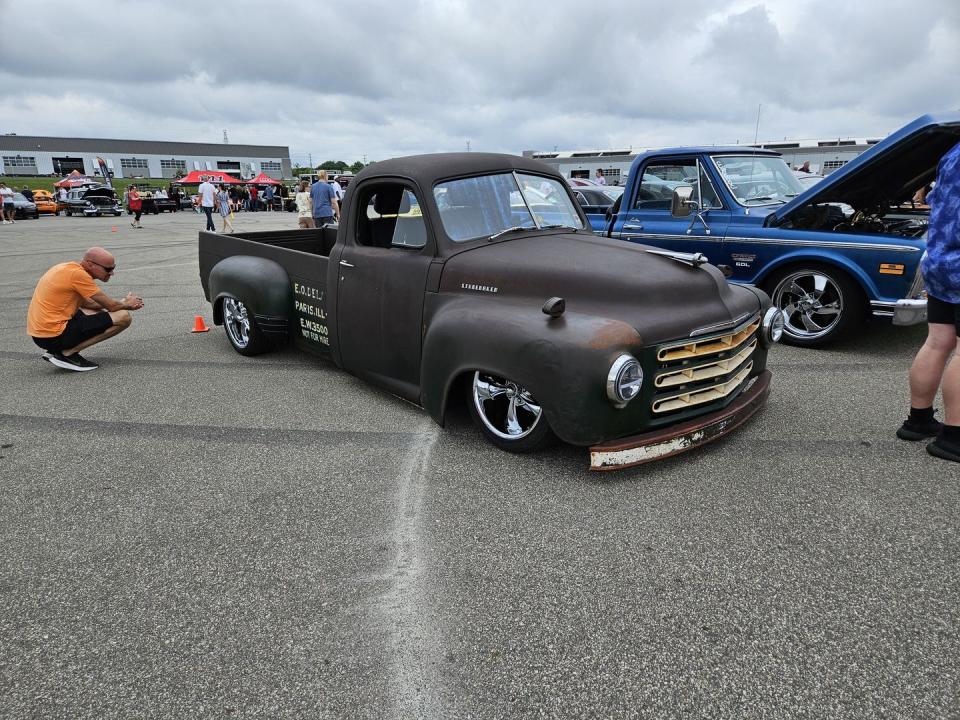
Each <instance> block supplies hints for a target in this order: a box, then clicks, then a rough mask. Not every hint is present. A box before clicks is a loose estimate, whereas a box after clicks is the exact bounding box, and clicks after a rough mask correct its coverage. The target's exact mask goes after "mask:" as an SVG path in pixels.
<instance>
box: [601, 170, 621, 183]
mask: <svg viewBox="0 0 960 720" xmlns="http://www.w3.org/2000/svg"><path fill="white" fill-rule="evenodd" d="M603 177H604V179H605V180H606V181H607V184H608V185H611V184H612V185H619V184H620V170H619V169H616V170H604V171H603Z"/></svg>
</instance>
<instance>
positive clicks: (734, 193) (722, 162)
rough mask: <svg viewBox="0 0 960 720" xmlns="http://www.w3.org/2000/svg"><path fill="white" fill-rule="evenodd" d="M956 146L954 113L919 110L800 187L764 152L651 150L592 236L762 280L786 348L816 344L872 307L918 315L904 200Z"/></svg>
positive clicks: (919, 289)
mask: <svg viewBox="0 0 960 720" xmlns="http://www.w3.org/2000/svg"><path fill="white" fill-rule="evenodd" d="M957 142H960V114H958V113H952V114H947V115H937V116H933V115H925V116H923V117H921V118H918V119H917V120H915V121H913V122H912V123H910V124H909V125H907V126H906V127H904V128H902V129H900V130H898V131H897V132H895V133H893V134H892V135H890V136H889V137H887V138H886V139H884V140H883V141H881V142H879V143H877V144H876V145H875V146H874V147H872V148H871V149H870V150H868V151H866V152H865V153H863V154H862V155H860V156H858V157H857V158H856V159H854V160H852V161H851V162H849V163H847V164H846V165H844V166H843V167H842V168H840V169H838V170H836V171H834V172H833V173H831V174H830V175H828V176H827V177H826V178H824V179H823V180H822V181H820V182H819V183H817V184H816V185H813V186H812V187H810V188H807V189H804V187H803V186H802V185H801V184H800V182H799V181H798V180H797V177H796V176H795V174H794V172H793V171H792V170H791V169H790V167H789V166H788V165H787V164H786V163H785V162H784V161H783V159H782V158H781V157H780V155H779V154H777V153H775V152H772V151H767V150H758V149H754V148H744V147H687V148H670V149H664V150H655V151H651V152H648V153H645V154H643V155H640V156H639V157H637V159H636V160H634V162H633V165H632V166H631V168H630V174H629V177H628V179H627V183H626V188H625V191H624V194H623V197H622V198H621V200H620V201H619V202H618V203H617V204H615V205H614V206H613V208H612V209H611V212H610V213H608V215H607V218H606V222H605V225H604V227H603V228H602V230H600V231H599V234H604V235H607V236H609V237H613V238H620V239H622V240H628V241H631V242H637V243H643V244H645V245H653V246H656V247H661V248H666V249H669V250H674V251H682V252H687V253H702V254H703V255H705V256H706V257H707V258H708V259H709V261H710V262H711V263H713V264H715V265H718V266H721V268H722V269H723V270H724V271H725V273H727V274H728V275H729V276H730V281H731V282H735V283H743V284H752V285H757V286H759V287H761V288H763V289H764V290H765V291H766V292H767V293H768V294H769V295H770V297H771V298H772V300H773V302H774V304H775V305H776V306H777V307H779V308H780V309H781V310H782V311H783V316H784V322H785V328H784V341H785V342H789V343H791V344H794V345H801V346H808V347H817V346H822V345H826V344H828V343H830V342H833V341H834V340H836V339H838V338H840V337H842V336H843V335H844V334H845V333H846V332H848V331H849V330H850V329H852V328H853V327H855V326H856V325H857V324H859V323H860V322H862V321H863V320H864V319H865V318H866V317H867V316H868V315H870V314H872V315H874V316H877V317H886V318H892V319H893V322H894V324H897V325H911V324H915V323H920V322H924V321H925V320H926V299H925V295H924V293H923V279H922V277H921V275H920V259H921V257H922V256H923V252H924V249H925V247H926V241H925V237H926V230H927V219H928V211H927V210H926V209H925V208H915V207H913V206H912V204H911V202H910V201H911V198H912V196H913V194H914V193H915V191H916V190H918V189H919V188H921V187H923V186H924V185H926V184H928V183H930V182H932V181H933V179H934V177H935V175H936V169H937V163H938V161H939V160H940V158H941V157H942V156H943V154H944V153H946V152H947V150H949V149H950V148H951V147H953V145H955V144H956V143H957ZM595 229H596V228H595Z"/></svg>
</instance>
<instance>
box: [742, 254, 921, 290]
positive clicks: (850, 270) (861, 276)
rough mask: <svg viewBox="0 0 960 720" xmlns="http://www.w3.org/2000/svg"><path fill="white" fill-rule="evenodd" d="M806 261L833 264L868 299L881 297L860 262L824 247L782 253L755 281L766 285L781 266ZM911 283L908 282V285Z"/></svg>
mask: <svg viewBox="0 0 960 720" xmlns="http://www.w3.org/2000/svg"><path fill="white" fill-rule="evenodd" d="M804 263H807V264H809V263H817V264H820V265H833V266H834V267H836V268H838V269H840V270H843V271H844V272H845V273H847V275H849V276H850V277H851V278H853V280H854V282H856V283H857V285H859V286H860V288H861V289H862V290H863V294H864V295H865V296H866V297H867V300H876V299H878V298H879V297H880V293H879V291H878V290H877V285H876V283H875V282H874V281H873V279H872V278H871V277H870V276H869V275H868V274H867V273H866V271H864V269H863V268H862V267H861V266H860V265H859V264H858V263H856V262H853V261H852V260H850V259H849V258H847V257H844V256H843V255H841V254H839V253H834V252H830V251H823V250H822V249H820V250H819V252H817V253H815V254H814V253H811V252H810V251H809V250H802V249H798V250H794V251H791V252H789V253H787V254H784V255H781V256H780V257H778V258H777V259H776V260H774V261H772V262H771V263H770V264H769V265H767V266H766V267H765V268H764V269H763V272H762V273H761V274H760V275H759V276H758V277H757V278H756V279H755V283H756V284H757V285H764V284H765V283H766V281H767V279H768V278H769V277H770V275H772V274H773V273H774V272H776V271H777V270H779V269H780V268H783V267H786V266H787V265H802V264H804ZM909 277H910V280H911V281H912V279H913V275H912V274H911V275H910V276H909ZM909 284H910V283H909V282H908V283H907V285H909ZM904 292H905V291H904Z"/></svg>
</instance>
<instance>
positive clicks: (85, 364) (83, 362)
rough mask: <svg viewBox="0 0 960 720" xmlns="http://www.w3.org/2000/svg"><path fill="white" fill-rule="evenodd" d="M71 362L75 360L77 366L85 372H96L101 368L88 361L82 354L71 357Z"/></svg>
mask: <svg viewBox="0 0 960 720" xmlns="http://www.w3.org/2000/svg"><path fill="white" fill-rule="evenodd" d="M70 360H73V361H74V362H75V363H76V364H77V365H79V366H80V367H82V368H83V369H84V370H96V369H97V368H98V367H100V366H99V365H97V364H96V363H95V362H91V361H89V360H87V359H86V358H85V357H84V356H83V355H81V354H80V353H74V354H73V355H71V356H70Z"/></svg>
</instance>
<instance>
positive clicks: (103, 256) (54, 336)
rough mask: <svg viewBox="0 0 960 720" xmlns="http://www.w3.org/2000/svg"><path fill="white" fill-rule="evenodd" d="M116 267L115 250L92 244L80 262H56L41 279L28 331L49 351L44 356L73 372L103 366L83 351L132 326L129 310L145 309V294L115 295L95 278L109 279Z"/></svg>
mask: <svg viewBox="0 0 960 720" xmlns="http://www.w3.org/2000/svg"><path fill="white" fill-rule="evenodd" d="M116 267H117V262H116V260H115V259H114V257H113V255H111V254H110V253H109V252H107V251H106V250H104V249H103V248H102V247H92V248H90V249H89V250H87V252H85V253H84V255H83V259H82V260H81V261H80V262H72V261H71V262H65V263H60V264H59V265H54V266H53V267H52V268H50V269H49V270H47V272H46V273H44V275H43V277H41V278H40V281H39V282H38V283H37V287H36V289H35V290H34V291H33V299H32V300H31V301H30V307H29V308H28V310H27V333H28V334H29V335H30V336H31V337H32V338H33V342H35V343H36V344H37V345H38V346H40V347H41V348H43V349H44V350H45V351H46V352H44V353H43V355H42V357H43V359H44V360H46V361H47V362H49V363H51V364H53V365H56V366H57V367H59V368H63V369H64V370H72V371H74V372H85V371H87V370H95V369H96V368H97V367H99V366H98V365H97V364H96V363H94V362H91V361H89V360H87V359H86V358H85V357H83V356H82V355H81V354H80V351H81V350H86V349H87V348H88V347H90V346H91V345H96V344H97V343H99V342H103V341H104V340H106V339H107V338H112V337H113V336H114V335H117V334H118V333H121V332H123V331H124V330H126V329H127V328H128V327H130V323H132V322H133V316H132V315H131V314H130V311H131V310H139V309H140V308H142V307H143V298H141V297H138V296H137V295H134V294H133V293H127V296H126V297H125V298H124V299H123V300H116V299H114V298H112V297H110V296H109V295H107V294H106V293H104V292H103V290H101V289H100V287H99V286H98V285H97V284H96V283H95V282H94V280H99V281H100V282H109V280H110V277H111V276H112V275H113V272H114V270H116Z"/></svg>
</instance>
